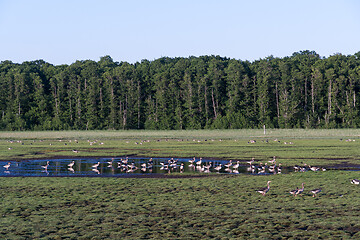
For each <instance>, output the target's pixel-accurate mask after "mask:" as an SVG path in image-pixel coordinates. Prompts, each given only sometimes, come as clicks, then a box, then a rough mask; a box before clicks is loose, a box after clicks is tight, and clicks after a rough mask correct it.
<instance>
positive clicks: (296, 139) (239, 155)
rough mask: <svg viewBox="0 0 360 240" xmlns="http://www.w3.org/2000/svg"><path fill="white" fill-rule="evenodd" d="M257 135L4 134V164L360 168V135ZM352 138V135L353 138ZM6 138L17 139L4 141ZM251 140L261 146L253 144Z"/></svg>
mask: <svg viewBox="0 0 360 240" xmlns="http://www.w3.org/2000/svg"><path fill="white" fill-rule="evenodd" d="M256 131H259V130H236V131H229V130H227V131H220V130H216V131H210V130H197V131H159V132H157V131H89V132H87V131H73V132H72V131H67V132H51V131H47V132H9V133H5V132H2V133H1V134H2V135H1V134H0V160H11V159H12V160H21V159H29V158H51V157H91V156H94V157H96V156H106V157H116V156H117V157H123V156H143V157H174V158H179V157H203V158H218V159H229V160H230V159H232V160H240V161H243V162H246V161H249V160H250V159H251V158H252V157H254V158H255V159H256V161H257V162H267V161H268V160H270V159H271V158H272V157H273V156H276V157H277V159H278V162H279V163H282V164H283V166H290V165H295V164H298V165H299V164H304V163H306V164H311V165H321V166H330V165H339V164H349V163H351V164H359V159H360V146H359V143H360V141H359V139H358V137H356V131H358V130H356V129H355V130H351V131H350V130H347V129H345V130H341V131H339V130H300V129H295V130H268V132H269V134H271V133H272V132H271V131H274V132H277V131H280V132H281V134H280V132H279V133H276V134H275V133H272V134H273V135H274V136H278V137H266V138H265V137H263V136H261V137H253V136H252V137H249V136H250V135H251V134H252V133H254V132H256ZM303 131H305V132H306V134H305V132H303ZM307 131H309V132H307ZM301 132H302V133H301ZM346 132H347V133H348V134H345V133H346ZM240 133H241V134H240ZM350 133H352V134H353V135H352V136H349V135H350ZM6 134H10V135H11V134H12V135H11V136H9V137H5V136H6ZM342 134H343V135H344V136H343V135H342ZM315 135H316V137H315ZM345 135H346V137H345ZM185 136H186V137H185ZM305 136H307V137H305ZM340 139H341V140H340ZM348 139H351V140H350V141H348ZM10 140H11V141H10ZM250 140H255V141H256V143H249V141H250ZM285 143H287V144H285ZM290 143H291V144H290ZM73 150H77V152H76V153H74V152H73Z"/></svg>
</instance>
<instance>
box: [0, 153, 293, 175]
mask: <svg viewBox="0 0 360 240" xmlns="http://www.w3.org/2000/svg"><path fill="white" fill-rule="evenodd" d="M192 160H193V159H191V158H179V159H172V158H171V159H170V158H151V159H149V158H126V157H124V158H79V159H52V160H50V159H49V160H46V159H45V160H44V159H41V160H25V161H21V162H15V161H10V162H2V163H0V164H1V165H2V166H1V170H0V176H59V177H72V176H74V177H75V176H98V177H122V176H129V175H133V174H135V175H145V174H154V173H156V174H165V173H175V172H178V173H204V174H206V173H219V174H277V173H288V172H290V171H292V168H280V169H279V167H278V166H275V167H274V168H271V167H268V166H266V167H262V166H255V165H253V167H250V165H249V164H247V163H244V162H242V163H240V162H239V163H237V162H233V163H232V165H231V166H230V167H226V166H225V165H226V164H228V163H229V161H224V160H207V159H201V162H200V159H195V161H194V162H193V163H191V161H192ZM9 163H10V164H9ZM237 164H238V165H237ZM7 165H10V166H7ZM220 165H221V167H220Z"/></svg>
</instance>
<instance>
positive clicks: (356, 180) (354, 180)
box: [351, 179, 360, 185]
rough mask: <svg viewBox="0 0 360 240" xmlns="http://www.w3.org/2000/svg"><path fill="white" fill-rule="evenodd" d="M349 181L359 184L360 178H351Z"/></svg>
mask: <svg viewBox="0 0 360 240" xmlns="http://www.w3.org/2000/svg"><path fill="white" fill-rule="evenodd" d="M351 183H352V184H356V185H358V184H360V180H358V179H353V180H351Z"/></svg>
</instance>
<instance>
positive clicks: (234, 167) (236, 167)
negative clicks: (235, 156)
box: [232, 161, 240, 169]
mask: <svg viewBox="0 0 360 240" xmlns="http://www.w3.org/2000/svg"><path fill="white" fill-rule="evenodd" d="M239 166H240V162H239V161H237V162H236V164H235V165H234V166H232V167H233V169H238V168H239Z"/></svg>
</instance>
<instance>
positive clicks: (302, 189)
mask: <svg viewBox="0 0 360 240" xmlns="http://www.w3.org/2000/svg"><path fill="white" fill-rule="evenodd" d="M304 184H305V183H302V184H301V188H300V189H298V190H297V191H296V193H295V196H296V195H299V194H300V195H301V194H302V193H303V191H304Z"/></svg>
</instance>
